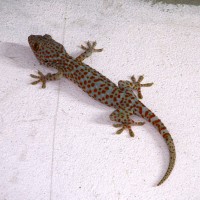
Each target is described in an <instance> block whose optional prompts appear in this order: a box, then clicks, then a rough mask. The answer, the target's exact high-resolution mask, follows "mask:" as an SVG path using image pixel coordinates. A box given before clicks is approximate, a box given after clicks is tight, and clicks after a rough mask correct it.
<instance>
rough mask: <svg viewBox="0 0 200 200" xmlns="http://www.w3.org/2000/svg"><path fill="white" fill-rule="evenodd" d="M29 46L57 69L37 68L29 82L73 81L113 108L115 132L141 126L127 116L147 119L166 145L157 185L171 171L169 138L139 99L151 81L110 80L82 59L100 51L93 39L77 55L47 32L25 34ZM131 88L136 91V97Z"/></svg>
mask: <svg viewBox="0 0 200 200" xmlns="http://www.w3.org/2000/svg"><path fill="white" fill-rule="evenodd" d="M28 42H29V44H30V47H31V49H32V51H33V53H34V54H35V56H36V58H37V59H38V61H39V62H40V64H43V65H46V66H47V67H53V68H55V69H57V70H58V72H57V73H55V74H50V73H48V74H46V75H43V73H42V72H40V71H38V75H33V74H31V77H32V78H34V79H37V80H36V81H34V82H32V84H33V85H35V84H37V83H39V82H41V83H42V88H45V87H46V82H47V81H54V80H59V79H60V78H62V77H66V78H68V79H70V80H71V81H73V82H74V83H75V84H77V85H78V86H79V87H80V88H82V90H83V91H84V92H86V93H87V94H88V95H89V96H90V97H92V98H94V99H95V100H97V101H100V102H101V103H103V104H106V105H107V106H110V107H113V108H115V111H113V112H112V113H111V115H110V119H111V120H112V121H115V122H117V124H114V125H113V126H114V127H116V128H119V130H118V131H117V132H116V133H117V134H120V133H122V132H123V131H124V130H125V129H128V131H129V134H130V136H131V137H133V136H134V133H133V131H132V129H131V126H134V125H137V126H141V125H143V124H144V122H135V121H133V120H132V119H131V118H130V117H131V116H132V115H137V116H139V117H142V118H143V119H145V120H147V121H148V122H150V123H151V124H152V125H153V126H154V127H155V128H156V129H157V130H158V131H159V133H160V134H161V136H162V137H163V138H164V140H165V142H166V143H167V146H168V149H169V155H170V158H169V166H168V169H167V171H166V173H165V175H164V176H163V178H162V179H161V180H160V182H159V183H158V184H157V185H158V186H159V185H161V184H162V183H163V182H164V181H165V180H166V179H167V178H168V177H169V175H170V174H171V172H172V169H173V168H174V164H175V159H176V152H175V146H174V143H173V139H172V137H171V135H170V134H169V132H168V130H167V129H166V127H165V125H164V124H163V123H162V122H161V120H160V119H159V118H158V117H157V116H156V115H155V114H154V113H153V112H152V111H151V110H149V109H148V108H147V107H146V106H145V105H144V104H143V103H142V102H141V101H140V100H139V99H141V98H142V94H141V87H149V86H151V85H152V84H153V83H146V84H142V83H141V81H142V80H143V76H140V77H139V79H138V80H136V79H135V77H134V76H132V77H131V81H119V82H118V85H116V84H115V83H113V82H112V81H110V80H109V79H108V78H106V77H105V76H103V75H102V74H101V73H99V72H98V71H96V70H95V69H93V68H91V67H90V66H88V65H86V64H85V63H83V60H84V59H85V58H87V57H89V56H90V55H91V54H92V53H93V52H101V51H102V50H103V49H95V46H96V42H93V43H90V42H87V47H85V46H83V45H81V48H82V49H83V50H84V52H83V53H82V54H80V55H79V56H78V57H77V58H73V57H71V56H70V55H69V54H68V53H67V52H66V51H65V48H64V47H63V45H62V44H60V43H58V42H56V41H55V40H53V39H52V37H51V36H50V35H47V34H45V35H44V36H41V35H30V36H29V37H28ZM133 90H136V91H137V92H138V97H137V96H136V95H135V94H134V92H133Z"/></svg>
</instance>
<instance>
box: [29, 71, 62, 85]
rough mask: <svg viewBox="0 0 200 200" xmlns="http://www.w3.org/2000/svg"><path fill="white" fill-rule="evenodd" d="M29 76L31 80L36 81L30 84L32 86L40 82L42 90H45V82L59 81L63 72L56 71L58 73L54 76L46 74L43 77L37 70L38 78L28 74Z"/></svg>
mask: <svg viewBox="0 0 200 200" xmlns="http://www.w3.org/2000/svg"><path fill="white" fill-rule="evenodd" d="M30 76H31V77H32V78H35V79H38V80H37V81H34V82H32V83H31V84H32V85H36V84H38V83H39V82H42V88H46V82H47V81H55V80H59V79H61V78H62V77H63V72H62V71H60V70H58V72H57V73H55V74H51V73H48V74H46V75H44V74H43V73H42V72H40V71H39V70H38V76H36V75H34V74H30Z"/></svg>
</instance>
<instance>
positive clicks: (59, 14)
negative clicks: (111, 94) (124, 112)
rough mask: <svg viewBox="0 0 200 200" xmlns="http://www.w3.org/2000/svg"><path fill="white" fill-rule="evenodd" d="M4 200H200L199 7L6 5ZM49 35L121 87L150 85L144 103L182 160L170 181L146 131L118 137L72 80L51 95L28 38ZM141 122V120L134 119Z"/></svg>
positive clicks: (1, 136) (0, 98)
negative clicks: (141, 81) (135, 80)
mask: <svg viewBox="0 0 200 200" xmlns="http://www.w3.org/2000/svg"><path fill="white" fill-rule="evenodd" d="M0 15H1V17H0V27H1V28H0V72H1V78H0V177H1V178H0V199H1V200H24V199H26V200H35V199H37V200H66V199H67V200H78V199H88V200H92V199H98V200H105V199H109V200H112V199H113V200H115V199H120V200H125V199H127V200H132V199H134V200H141V199H148V200H165V199H166V200H168V199H176V200H183V199H184V200H198V199H200V190H199V188H200V171H199V169H200V153H199V152H200V135H199V126H200V121H199V118H200V109H199V108H200V70H199V66H200V48H199V47H200V25H199V19H200V7H197V6H196V7H195V6H188V5H185V6H184V5H182V6H175V5H162V4H155V5H152V4H151V3H148V2H142V1H139V0H134V1H112V0H110V1H106V0H105V1H96V0H91V1H81V0H76V1H74V0H73V1H70V0H69V1H64V0H59V1H55V0H50V1H23V0H21V1H19V0H16V1H11V0H10V1H8V0H7V1H1V2H0ZM45 33H48V34H50V35H52V36H53V37H54V38H55V39H56V40H57V41H59V42H60V43H62V44H64V46H65V48H66V50H67V51H68V52H69V53H70V54H71V55H72V56H77V55H78V54H79V53H80V52H81V50H80V49H79V47H78V46H79V45H80V44H83V43H84V41H87V40H91V41H93V40H96V41H97V43H98V44H97V47H99V48H101V47H103V48H104V51H103V52H102V53H98V54H94V55H92V57H91V58H89V59H87V60H86V63H88V64H89V65H91V66H92V67H94V68H95V69H97V70H98V71H100V72H102V73H103V74H104V75H106V76H107V77H109V78H110V79H111V80H113V81H114V82H115V83H117V82H118V80H128V79H129V78H130V76H131V75H133V74H134V75H136V76H139V75H141V74H144V75H145V82H151V81H153V82H154V83H155V84H154V85H153V86H152V87H151V88H145V89H143V95H144V99H143V102H144V103H145V105H147V106H148V107H149V108H151V109H152V110H153V111H154V112H155V113H156V114H157V115H158V116H159V117H160V118H161V119H162V121H163V122H164V123H165V124H166V126H167V127H168V129H169V131H170V132H171V134H172V136H173V138H174V142H175V145H176V151H177V162H176V166H175V169H174V171H173V173H172V174H171V176H170V178H169V179H168V180H167V182H166V183H165V184H163V185H162V186H160V187H154V186H155V185H156V184H157V183H158V181H159V180H160V179H161V177H162V176H163V175H164V173H165V171H166V169H167V166H168V150H167V146H166V145H165V143H164V141H163V139H162V138H161V137H160V135H159V134H158V133H157V131H156V130H155V129H154V128H153V127H152V126H151V125H149V124H148V123H146V124H145V125H144V126H143V127H134V132H135V138H130V137H129V135H128V133H123V134H122V135H115V134H114V133H115V131H116V130H115V128H113V127H112V122H110V120H109V114H110V113H111V112H112V111H113V109H112V108H108V107H106V106H104V105H102V104H100V103H99V102H96V101H94V100H93V99H90V98H89V97H88V96H87V94H85V93H84V92H82V91H81V90H80V89H79V88H78V87H77V86H76V85H74V84H73V83H71V82H70V81H68V80H65V79H63V80H61V81H58V82H51V83H48V84H47V88H46V89H45V90H43V89H41V87H40V86H39V85H36V86H32V85H30V82H31V81H32V79H31V77H29V74H31V73H35V72H36V71H37V70H38V69H39V70H40V71H42V72H44V73H48V72H49V71H50V72H52V71H53V70H52V69H48V68H45V67H43V66H40V65H39V63H38V62H37V60H36V58H35V57H34V55H33V53H32V52H31V50H30V48H29V46H28V42H27V37H28V36H29V35H30V34H45ZM135 120H140V119H139V118H135Z"/></svg>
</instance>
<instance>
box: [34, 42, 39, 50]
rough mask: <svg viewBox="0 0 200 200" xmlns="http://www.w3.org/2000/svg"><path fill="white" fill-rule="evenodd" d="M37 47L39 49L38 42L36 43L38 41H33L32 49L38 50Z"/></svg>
mask: <svg viewBox="0 0 200 200" xmlns="http://www.w3.org/2000/svg"><path fill="white" fill-rule="evenodd" d="M38 49H39V44H38V43H35V44H34V45H33V50H34V51H38Z"/></svg>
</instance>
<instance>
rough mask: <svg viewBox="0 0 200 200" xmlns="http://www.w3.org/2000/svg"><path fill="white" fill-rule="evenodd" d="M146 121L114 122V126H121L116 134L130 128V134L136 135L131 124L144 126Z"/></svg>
mask: <svg viewBox="0 0 200 200" xmlns="http://www.w3.org/2000/svg"><path fill="white" fill-rule="evenodd" d="M144 124H145V122H134V123H131V124H113V126H114V127H115V128H119V127H121V128H120V129H119V130H118V131H117V132H116V134H121V133H122V132H123V131H124V130H125V129H128V132H129V135H130V136H131V137H134V132H133V131H132V129H131V126H142V125H144Z"/></svg>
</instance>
